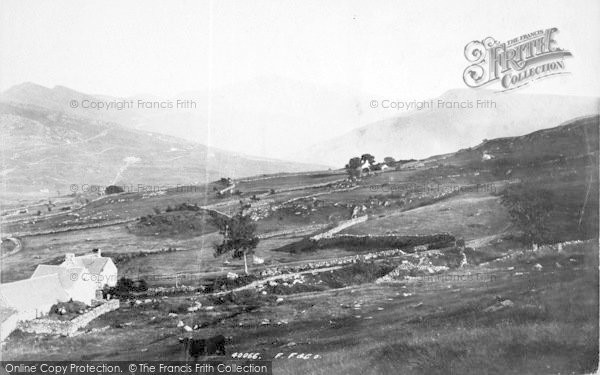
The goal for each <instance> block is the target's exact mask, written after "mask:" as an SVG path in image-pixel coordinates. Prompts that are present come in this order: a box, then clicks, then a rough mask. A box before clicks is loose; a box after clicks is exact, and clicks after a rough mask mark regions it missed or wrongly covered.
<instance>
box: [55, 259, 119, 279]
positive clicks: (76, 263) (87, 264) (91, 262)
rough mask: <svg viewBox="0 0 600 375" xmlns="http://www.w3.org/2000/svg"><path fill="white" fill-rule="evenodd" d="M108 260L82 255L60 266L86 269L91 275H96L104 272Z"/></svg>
mask: <svg viewBox="0 0 600 375" xmlns="http://www.w3.org/2000/svg"><path fill="white" fill-rule="evenodd" d="M109 260H110V258H108V257H99V256H97V255H82V256H78V257H74V258H72V259H71V260H65V261H64V262H63V263H62V264H61V266H62V267H65V266H73V267H82V268H87V270H88V271H89V272H90V273H91V274H95V275H98V274H100V273H101V272H102V270H104V267H105V266H106V263H108V261H109Z"/></svg>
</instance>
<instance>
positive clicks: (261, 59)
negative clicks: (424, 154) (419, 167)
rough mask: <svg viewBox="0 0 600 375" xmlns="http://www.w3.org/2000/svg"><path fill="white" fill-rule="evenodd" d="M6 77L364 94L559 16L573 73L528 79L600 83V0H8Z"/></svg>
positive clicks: (79, 84)
mask: <svg viewBox="0 0 600 375" xmlns="http://www.w3.org/2000/svg"><path fill="white" fill-rule="evenodd" d="M0 21H1V25H0V43H1V46H0V90H5V89H7V88H9V87H11V86H12V85H15V84H19V83H22V82H35V83H38V84H41V85H44V86H48V87H53V86H55V85H62V86H67V87H70V88H73V89H76V90H79V91H82V92H87V93H95V94H106V95H113V96H130V95H137V94H153V95H158V96H173V95H177V94H178V93H181V92H187V91H210V90H213V89H215V88H218V87H226V86H230V85H236V84H239V83H243V82H247V81H251V80H253V79H254V78H256V77H264V76H277V77H283V78H284V79H290V80H294V81H297V82H309V83H311V84H318V85H322V86H324V87H343V88H344V89H345V90H349V91H353V92H357V93H358V92H360V93H364V94H366V95H377V96H394V97H397V98H414V99H419V98H430V97H435V96H437V95H439V94H441V93H442V92H444V91H446V90H448V89H452V88H465V87H466V86H465V84H464V82H463V80H462V74H463V71H464V69H465V68H466V67H467V65H468V63H467V61H466V59H465V57H464V55H463V51H464V48H465V45H466V44H467V43H469V42H470V41H472V40H481V39H483V38H485V37H488V36H493V37H494V38H496V39H498V40H501V41H506V40H509V39H512V38H514V37H517V36H519V35H521V34H525V33H529V32H532V31H534V30H538V29H545V28H550V27H557V28H558V29H559V30H560V33H559V34H558V35H557V41H558V44H559V46H561V47H562V48H565V49H568V50H570V51H571V52H572V53H573V57H572V58H570V59H568V60H567V62H566V64H567V70H568V71H570V72H571V74H569V75H565V76H560V77H554V78H548V79H545V80H541V81H539V82H536V84H535V85H528V86H527V87H525V88H523V89H522V90H521V91H522V92H539V93H554V94H564V95H580V96H600V67H599V66H598V62H599V61H600V48H598V46H600V22H599V21H600V2H599V1H596V0H571V1H566V0H565V1H554V0H544V1H541V0H536V1H522V0H506V1H494V2H482V1H479V0H477V1H471V0H460V1H452V2H443V1H435V2H434V1H397V0H396V1H387V0H369V1H366V0H365V1H337V0H336V1H332V0H329V1H321V0H308V1H290V0H253V1H248V0H239V1H238V0H236V1H231V0H219V1H207V0H205V1H186V0H170V1H164V0H163V1H154V0H144V1H112V0H103V1H95V0H89V1H85V2H84V1H75V0H66V1H65V0H58V1H56V0H55V1H44V0H2V1H1V2H0Z"/></svg>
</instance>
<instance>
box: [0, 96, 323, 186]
mask: <svg viewBox="0 0 600 375" xmlns="http://www.w3.org/2000/svg"><path fill="white" fill-rule="evenodd" d="M44 106H47V107H44ZM0 139H1V142H2V145H1V147H0V161H1V165H0V181H1V182H2V185H1V186H2V187H1V188H0V190H1V191H0V193H1V195H2V196H3V197H6V196H11V195H13V196H18V197H22V196H24V195H26V194H32V195H41V196H55V195H56V194H57V191H60V193H61V194H67V193H69V189H70V185H71V184H76V185H79V186H81V185H82V184H97V185H102V186H107V185H110V184H133V185H135V186H137V184H142V185H146V186H147V185H171V186H173V185H177V184H191V183H201V182H205V181H209V180H214V179H217V178H219V177H223V176H228V177H232V178H239V177H246V176H253V175H258V174H265V173H277V172H298V171H306V170H315V169H323V168H324V167H323V166H318V165H309V164H300V163H292V162H284V161H278V160H271V159H266V158H258V157H251V156H247V155H242V154H235V153H232V152H226V151H222V150H219V149H213V148H208V147H206V146H204V145H200V144H197V143H194V142H190V141H186V140H183V139H180V138H175V137H170V136H166V135H161V134H156V133H150V132H147V131H140V130H135V129H128V128H126V127H123V126H121V125H118V124H116V123H112V122H108V121H103V120H100V119H93V118H88V117H81V116H77V115H76V114H75V113H65V112H64V111H60V110H57V108H56V107H55V106H54V105H53V101H52V100H50V101H49V102H48V103H43V102H39V101H36V102H35V103H31V104H19V105H13V104H7V103H1V102H0Z"/></svg>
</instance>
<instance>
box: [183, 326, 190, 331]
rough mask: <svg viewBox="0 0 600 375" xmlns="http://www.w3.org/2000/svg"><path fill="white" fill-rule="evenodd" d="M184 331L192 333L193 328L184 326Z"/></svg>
mask: <svg viewBox="0 0 600 375" xmlns="http://www.w3.org/2000/svg"><path fill="white" fill-rule="evenodd" d="M183 330H184V331H186V332H192V327H190V326H183Z"/></svg>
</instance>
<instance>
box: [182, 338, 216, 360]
mask: <svg viewBox="0 0 600 375" xmlns="http://www.w3.org/2000/svg"><path fill="white" fill-rule="evenodd" d="M179 342H180V343H182V344H183V345H184V351H185V353H187V354H189V355H190V357H192V358H194V361H197V360H198V356H200V355H203V356H206V355H213V354H219V355H226V354H227V353H226V351H225V336H223V335H217V336H213V337H210V338H208V339H194V338H191V337H180V338H179Z"/></svg>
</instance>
